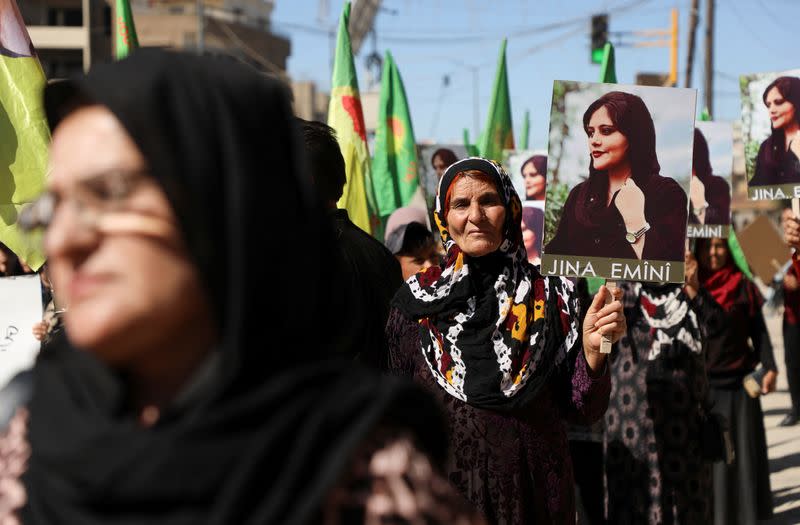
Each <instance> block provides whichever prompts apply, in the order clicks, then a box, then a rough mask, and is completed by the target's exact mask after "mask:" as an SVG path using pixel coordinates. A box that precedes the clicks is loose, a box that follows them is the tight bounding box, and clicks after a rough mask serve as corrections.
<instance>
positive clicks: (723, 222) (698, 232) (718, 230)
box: [687, 122, 733, 238]
mask: <svg viewBox="0 0 800 525" xmlns="http://www.w3.org/2000/svg"><path fill="white" fill-rule="evenodd" d="M732 171H733V125H732V124H731V123H730V122H696V123H695V129H694V151H693V153H692V181H691V183H690V184H689V227H688V231H687V235H688V236H689V237H691V238H702V237H706V238H712V237H721V238H726V237H727V236H728V231H729V229H730V224H731V172H732Z"/></svg>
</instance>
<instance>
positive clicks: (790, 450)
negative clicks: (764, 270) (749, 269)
mask: <svg viewBox="0 0 800 525" xmlns="http://www.w3.org/2000/svg"><path fill="white" fill-rule="evenodd" d="M765 317H766V321H767V326H768V328H769V332H770V337H771V338H772V346H773V348H774V351H775V360H776V361H777V363H778V370H779V373H778V389H777V390H776V391H775V392H773V393H771V394H769V395H767V396H763V397H762V398H761V407H762V409H763V410H764V426H765V427H766V429H767V447H768V448H769V471H770V481H771V483H772V496H773V499H774V505H775V517H774V518H773V519H771V520H769V521H767V522H765V523H769V524H770V525H797V524H800V424H798V425H795V426H793V427H788V428H782V427H779V426H778V423H779V422H780V420H781V419H783V416H784V415H785V414H786V412H787V411H788V410H789V408H790V407H791V401H790V400H789V389H788V385H787V383H786V367H785V365H784V360H783V337H782V334H781V331H782V328H781V324H782V317H781V314H780V312H773V313H771V314H770V313H768V312H765Z"/></svg>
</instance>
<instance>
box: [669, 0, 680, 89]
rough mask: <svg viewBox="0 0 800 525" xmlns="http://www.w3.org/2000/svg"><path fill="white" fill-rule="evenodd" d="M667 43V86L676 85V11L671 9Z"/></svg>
mask: <svg viewBox="0 0 800 525" xmlns="http://www.w3.org/2000/svg"><path fill="white" fill-rule="evenodd" d="M670 36H671V38H670V41H669V80H668V82H669V85H670V86H672V87H675V86H677V85H678V9H676V8H673V9H672V24H671V25H670Z"/></svg>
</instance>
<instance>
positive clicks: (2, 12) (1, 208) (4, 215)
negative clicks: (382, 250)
mask: <svg viewBox="0 0 800 525" xmlns="http://www.w3.org/2000/svg"><path fill="white" fill-rule="evenodd" d="M0 24H2V26H3V31H2V32H0V51H2V52H0V63H2V67H0V106H1V107H2V108H3V111H2V112H0V242H3V243H4V244H5V245H6V246H8V247H9V248H10V249H11V251H13V252H14V253H15V254H17V256H19V257H20V258H21V259H22V260H24V261H25V262H26V263H27V264H28V266H30V267H31V268H33V269H34V270H36V269H38V268H39V267H41V265H42V264H44V253H43V252H42V249H41V243H40V242H39V241H37V240H35V239H32V238H31V236H30V235H27V234H24V233H22V232H21V231H20V230H19V228H18V227H17V223H16V222H17V214H18V213H19V212H20V210H21V209H22V208H23V207H24V206H25V205H26V204H28V203H30V202H32V201H33V200H34V199H35V198H36V197H38V196H39V194H41V192H42V191H43V190H44V184H45V178H46V175H47V148H48V144H49V142H50V130H49V127H48V125H47V119H46V118H45V113H44V107H43V104H42V91H43V90H44V86H45V83H46V80H45V76H44V72H43V71H42V67H41V65H40V64H39V59H38V58H37V57H36V53H35V51H34V50H33V45H32V44H31V39H30V37H29V36H28V31H27V29H26V28H25V23H24V22H23V21H22V16H21V15H20V12H19V8H18V7H17V4H16V2H15V1H14V0H9V1H6V2H0Z"/></svg>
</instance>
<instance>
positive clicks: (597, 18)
mask: <svg viewBox="0 0 800 525" xmlns="http://www.w3.org/2000/svg"><path fill="white" fill-rule="evenodd" d="M607 41H608V15H594V16H592V47H591V61H592V64H600V63H601V62H602V61H603V47H605V45H606V42H607Z"/></svg>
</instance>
